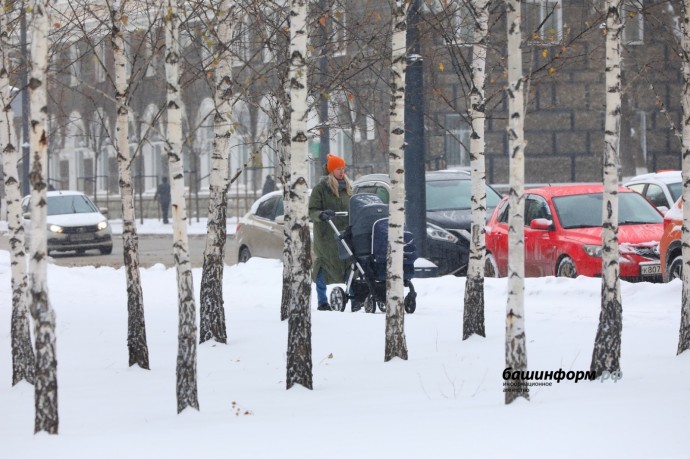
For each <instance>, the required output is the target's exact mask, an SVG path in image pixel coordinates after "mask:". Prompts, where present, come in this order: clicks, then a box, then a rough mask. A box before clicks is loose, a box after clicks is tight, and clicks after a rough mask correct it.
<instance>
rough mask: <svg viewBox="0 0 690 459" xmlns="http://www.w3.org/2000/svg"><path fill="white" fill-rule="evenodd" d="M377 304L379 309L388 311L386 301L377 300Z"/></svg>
mask: <svg viewBox="0 0 690 459" xmlns="http://www.w3.org/2000/svg"><path fill="white" fill-rule="evenodd" d="M376 306H378V307H379V311H381V312H386V303H384V302H383V301H377V302H376Z"/></svg>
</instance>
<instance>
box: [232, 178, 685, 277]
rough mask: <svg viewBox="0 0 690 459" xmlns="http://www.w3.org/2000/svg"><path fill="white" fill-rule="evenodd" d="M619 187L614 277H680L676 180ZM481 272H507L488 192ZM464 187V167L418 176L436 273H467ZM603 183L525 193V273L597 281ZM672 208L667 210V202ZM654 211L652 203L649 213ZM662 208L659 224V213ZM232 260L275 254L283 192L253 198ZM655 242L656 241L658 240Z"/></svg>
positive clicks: (494, 201)
mask: <svg viewBox="0 0 690 459" xmlns="http://www.w3.org/2000/svg"><path fill="white" fill-rule="evenodd" d="M626 185H627V186H625V187H620V188H619V195H618V196H619V227H618V228H619V229H618V243H619V252H620V258H619V260H620V264H619V269H620V275H621V278H623V279H625V280H628V281H653V282H657V281H661V280H662V279H663V280H670V279H673V278H676V277H679V276H680V272H681V269H682V258H681V257H680V225H681V223H680V221H681V220H682V215H681V214H682V212H681V210H680V199H679V197H680V193H681V179H680V172H679V171H664V172H659V173H653V174H644V175H640V176H637V177H634V178H633V179H631V180H629V181H628V182H626ZM353 192H354V193H355V194H359V193H373V194H376V195H378V196H379V197H380V198H381V199H382V200H383V201H384V202H388V200H389V197H390V180H389V178H388V176H387V175H385V174H370V175H366V176H363V177H361V178H359V179H358V180H356V181H355V182H354V183H353ZM486 195H487V216H488V217H487V218H488V220H487V226H486V249H487V256H486V264H485V272H486V275H487V276H506V275H507V271H508V215H509V207H510V206H509V202H508V199H507V198H503V199H501V195H500V194H499V193H498V192H496V191H495V190H494V189H493V188H492V187H491V186H489V185H487V187H486ZM470 199H471V182H470V174H469V172H468V171H464V170H455V171H433V172H427V173H426V208H427V209H426V210H427V243H428V248H427V252H428V254H427V258H428V259H430V260H431V261H432V262H433V263H434V264H436V265H437V266H438V275H446V274H454V275H465V274H466V272H467V261H468V256H469V245H470V233H469V230H470V222H471V208H470ZM602 200H603V186H602V185H600V184H583V185H558V186H544V187H541V188H535V189H527V190H526V191H525V217H524V218H525V220H524V223H525V239H524V242H525V275H526V276H528V277H536V276H564V277H576V276H578V275H585V276H601V251H602V248H601V225H602V211H601V209H602ZM674 202H675V204H673V203H674ZM655 206H656V207H655ZM668 208H670V209H671V210H670V211H669V212H668V214H667V216H666V219H664V216H663V213H664V212H665V211H666V210H667V209H668ZM236 237H237V240H238V258H239V260H240V261H241V262H243V261H246V260H248V259H249V258H250V257H251V256H260V257H267V258H282V253H283V196H282V192H280V191H276V192H273V193H269V194H267V195H265V196H263V197H261V198H260V199H258V200H257V201H256V202H255V203H254V205H253V206H252V208H251V209H250V211H249V212H248V213H247V215H245V216H244V218H242V219H241V220H240V223H239V224H238V227H237V234H236ZM660 241H661V245H660V244H659V242H660Z"/></svg>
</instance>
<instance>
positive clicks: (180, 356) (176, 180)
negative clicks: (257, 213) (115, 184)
mask: <svg viewBox="0 0 690 459" xmlns="http://www.w3.org/2000/svg"><path fill="white" fill-rule="evenodd" d="M177 1H178V0H166V1H165V5H164V8H165V11H164V12H163V13H164V14H163V16H164V20H165V79H166V82H167V111H166V112H167V115H168V119H167V128H166V136H167V142H166V150H167V154H168V168H169V174H170V179H171V186H170V188H171V204H172V217H173V256H174V258H175V267H176V268H177V299H178V307H179V330H178V336H177V339H178V341H177V344H178V348H177V412H178V413H180V412H181V411H182V410H184V409H185V408H187V407H188V406H191V407H192V408H196V409H197V410H198V409H199V401H198V399H197V383H196V307H195V305H194V286H193V282H192V263H191V261H190V258H189V242H188V237H187V210H186V208H185V200H184V170H183V167H182V110H181V100H180V84H179V60H180V56H179V51H178V50H179V27H180V18H179V16H178V12H177V10H178V5H177Z"/></svg>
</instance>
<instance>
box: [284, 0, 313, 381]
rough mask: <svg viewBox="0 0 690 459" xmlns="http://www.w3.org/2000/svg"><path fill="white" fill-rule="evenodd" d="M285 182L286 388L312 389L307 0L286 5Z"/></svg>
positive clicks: (295, 0) (294, 1) (299, 0)
mask: <svg viewBox="0 0 690 459" xmlns="http://www.w3.org/2000/svg"><path fill="white" fill-rule="evenodd" d="M289 28H290V50H289V53H290V70H289V77H288V81H289V83H288V84H289V88H288V94H289V97H290V139H291V141H290V177H289V179H290V181H289V183H288V189H289V198H290V199H289V204H288V206H287V213H286V215H285V227H286V228H289V230H290V238H289V241H290V243H291V247H290V251H291V253H292V262H293V263H292V273H291V279H290V280H291V285H290V289H291V292H290V294H289V295H287V297H288V301H289V306H288V348H287V379H286V385H287V388H288V389H290V388H291V387H292V386H294V385H295V384H300V385H302V386H304V387H306V388H307V389H312V388H313V376H312V356H311V308H310V304H311V262H312V260H311V236H310V234H309V212H308V206H309V203H308V201H309V194H308V182H307V177H308V169H307V165H308V162H307V161H308V150H307V148H308V145H307V63H306V56H307V1H306V0H291V4H290V25H289Z"/></svg>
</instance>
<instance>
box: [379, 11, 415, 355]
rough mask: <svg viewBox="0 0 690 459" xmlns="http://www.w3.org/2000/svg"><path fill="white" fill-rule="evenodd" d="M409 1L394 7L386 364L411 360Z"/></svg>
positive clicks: (389, 160) (389, 161)
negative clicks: (406, 266)
mask: <svg viewBox="0 0 690 459" xmlns="http://www.w3.org/2000/svg"><path fill="white" fill-rule="evenodd" d="M409 6H410V1H409V0H401V1H396V2H395V3H394V4H392V5H391V8H392V10H391V26H392V36H391V44H392V57H391V58H392V62H391V73H390V77H389V78H390V82H389V86H390V91H391V105H390V120H389V123H390V124H389V127H388V135H389V142H390V143H389V153H388V171H389V175H390V180H391V193H390V200H389V206H388V209H389V216H388V257H387V262H386V266H387V273H388V275H387V279H386V346H385V355H384V361H386V362H387V361H389V360H391V359H393V358H394V357H399V358H401V359H403V360H407V343H406V341H405V310H404V300H405V286H404V279H403V254H404V253H403V250H404V248H405V163H404V161H405V66H406V64H407V47H406V29H407V10H408V8H409Z"/></svg>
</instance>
